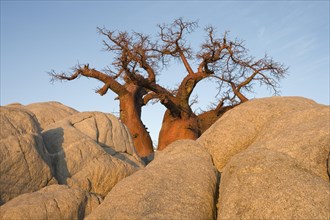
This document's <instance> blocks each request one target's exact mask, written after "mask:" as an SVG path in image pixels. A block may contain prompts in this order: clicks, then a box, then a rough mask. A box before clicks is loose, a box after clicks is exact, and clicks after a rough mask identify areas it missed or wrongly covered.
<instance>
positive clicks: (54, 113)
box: [8, 102, 78, 129]
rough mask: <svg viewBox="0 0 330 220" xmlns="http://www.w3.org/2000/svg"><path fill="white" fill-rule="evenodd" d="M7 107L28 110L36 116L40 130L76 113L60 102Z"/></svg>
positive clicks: (16, 104) (15, 104) (17, 104)
mask: <svg viewBox="0 0 330 220" xmlns="http://www.w3.org/2000/svg"><path fill="white" fill-rule="evenodd" d="M8 107H16V108H23V109H27V110H29V111H30V112H32V113H33V114H34V115H35V116H36V118H37V120H38V122H39V124H40V127H41V129H43V128H45V127H46V126H48V125H50V124H52V123H54V122H56V121H59V120H62V119H63V118H66V117H68V116H70V115H73V114H76V113H78V111H77V110H75V109H73V108H70V107H68V106H65V105H63V104H62V103H60V102H39V103H32V104H29V105H21V104H19V103H13V104H10V105H8Z"/></svg>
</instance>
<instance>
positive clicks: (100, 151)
mask: <svg viewBox="0 0 330 220" xmlns="http://www.w3.org/2000/svg"><path fill="white" fill-rule="evenodd" d="M42 105H45V109H46V108H48V109H53V108H55V109H53V110H51V111H54V113H55V112H56V108H59V109H62V110H61V111H58V112H61V114H59V115H57V116H52V115H53V114H48V116H49V117H50V118H48V117H47V114H44V113H43V112H42V111H37V110H38V109H42V108H43V107H42ZM31 106H32V107H31ZM46 106H47V107H46ZM29 108H30V109H29ZM48 111H50V110H48ZM1 125H2V126H1V142H0V143H1V150H0V158H1V170H0V171H1V181H0V189H1V191H0V193H1V202H2V204H3V205H2V206H1V207H0V219H48V218H56V219H84V218H86V219H330V188H329V186H330V182H329V176H330V158H329V155H330V108H329V106H324V105H319V104H317V103H315V102H314V101H312V100H308V99H305V98H299V97H272V98H264V99H255V100H251V101H248V102H246V103H244V104H241V105H239V106H237V107H235V108H234V109H232V110H230V111H228V112H226V113H225V114H224V115H223V116H222V117H221V118H220V119H219V120H218V121H217V122H216V123H214V124H213V125H212V126H211V127H210V128H209V129H208V130H207V131H206V132H205V133H204V134H203V135H202V136H201V137H200V138H199V139H197V140H196V141H193V140H181V141H176V142H174V143H172V144H170V145H169V146H167V147H166V148H165V149H164V150H163V151H159V152H156V153H155V158H154V160H153V161H152V162H151V163H149V164H148V165H147V166H146V167H144V164H143V162H142V161H141V159H140V158H139V157H138V156H137V154H136V153H135V149H134V146H133V143H132V139H131V136H130V134H129V132H128V130H127V128H126V127H125V126H124V125H123V124H121V123H120V121H119V120H118V119H117V118H115V117H114V116H113V115H110V114H104V113H100V112H84V113H79V112H76V111H75V110H72V109H71V108H69V107H66V106H63V105H61V104H59V103H38V104H32V105H28V106H21V105H10V106H6V107H1ZM16 174H18V175H19V176H17V175H16Z"/></svg>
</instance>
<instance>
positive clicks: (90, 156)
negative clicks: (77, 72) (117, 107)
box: [42, 112, 144, 197]
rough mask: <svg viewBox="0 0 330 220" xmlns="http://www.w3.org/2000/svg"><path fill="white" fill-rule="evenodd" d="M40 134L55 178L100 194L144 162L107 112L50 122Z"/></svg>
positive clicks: (128, 136) (79, 115)
mask: <svg viewBox="0 0 330 220" xmlns="http://www.w3.org/2000/svg"><path fill="white" fill-rule="evenodd" d="M42 135H43V138H44V141H45V144H46V147H47V149H48V152H49V154H50V157H51V160H52V166H53V167H54V170H55V174H54V175H55V177H56V178H57V180H58V182H59V183H60V184H67V185H69V186H72V187H80V188H82V189H84V190H86V191H89V192H92V193H96V194H98V195H101V196H102V197H104V196H106V195H107V193H108V192H109V191H110V190H111V189H112V187H113V186H114V185H115V184H116V183H117V182H118V181H120V180H121V179H123V178H125V177H126V176H129V175H131V174H132V173H133V172H135V171H137V170H138V169H139V168H141V167H143V166H144V165H143V162H142V161H141V159H140V158H139V157H138V156H137V155H136V153H135V150H134V146H133V142H132V139H131V137H130V134H129V133H128V130H127V129H126V127H125V126H123V125H122V124H121V122H120V121H119V120H118V119H117V118H115V117H114V116H112V115H109V114H104V113H100V112H84V113H78V114H75V115H72V116H69V117H67V118H65V119H63V120H61V121H58V122H55V123H53V124H51V125H50V126H49V127H47V128H45V130H44V131H43V133H42Z"/></svg>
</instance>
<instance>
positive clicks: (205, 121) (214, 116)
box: [198, 106, 235, 134]
mask: <svg viewBox="0 0 330 220" xmlns="http://www.w3.org/2000/svg"><path fill="white" fill-rule="evenodd" d="M234 107H235V106H225V107H222V108H221V109H219V110H218V109H214V110H209V111H207V112H203V113H202V114H200V115H198V121H199V126H200V129H201V133H202V134H203V133H204V132H205V131H206V130H207V129H208V128H209V127H211V125H213V124H214V122H216V121H217V120H218V119H219V118H221V117H222V115H223V114H225V113H226V112H227V111H228V110H230V109H232V108H234Z"/></svg>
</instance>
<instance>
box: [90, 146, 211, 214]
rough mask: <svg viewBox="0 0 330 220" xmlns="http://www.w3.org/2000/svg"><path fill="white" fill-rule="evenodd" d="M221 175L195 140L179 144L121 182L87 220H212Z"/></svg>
mask: <svg viewBox="0 0 330 220" xmlns="http://www.w3.org/2000/svg"><path fill="white" fill-rule="evenodd" d="M216 183H217V173H216V170H215V168H214V167H213V164H212V160H211V157H210V155H209V154H208V153H207V152H206V151H205V150H204V149H203V148H202V147H201V146H200V145H198V144H197V143H196V142H195V141H191V140H184V141H177V142H174V143H173V144H171V145H170V146H168V147H167V148H166V149H165V150H164V151H162V152H158V153H157V154H156V157H155V159H154V160H153V161H152V162H151V163H150V164H149V165H148V166H147V167H146V168H145V169H143V170H140V171H138V172H136V173H134V174H133V175H131V176H129V177H127V178H125V179H124V180H122V181H121V182H119V183H118V184H117V185H116V186H115V187H114V188H113V189H112V190H111V191H110V193H109V194H108V195H107V197H106V198H105V200H104V202H103V203H102V204H101V205H100V206H98V207H97V208H96V209H95V210H94V211H93V212H92V213H91V214H90V215H89V216H87V219H212V218H214V217H215V213H216V210H215V199H214V198H215V194H216Z"/></svg>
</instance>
